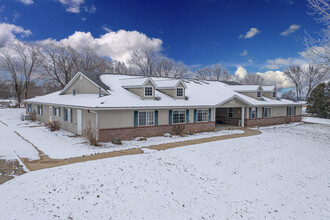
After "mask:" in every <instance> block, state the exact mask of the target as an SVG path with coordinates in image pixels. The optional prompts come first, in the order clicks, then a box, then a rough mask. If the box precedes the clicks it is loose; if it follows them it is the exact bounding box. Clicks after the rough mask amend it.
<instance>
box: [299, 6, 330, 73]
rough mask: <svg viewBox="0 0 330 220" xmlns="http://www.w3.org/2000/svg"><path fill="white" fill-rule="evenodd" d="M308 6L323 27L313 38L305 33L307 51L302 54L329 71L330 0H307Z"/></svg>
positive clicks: (311, 13)
mask: <svg viewBox="0 0 330 220" xmlns="http://www.w3.org/2000/svg"><path fill="white" fill-rule="evenodd" d="M307 1H308V4H307V6H308V7H309V8H310V10H311V12H310V13H309V14H310V15H312V16H314V18H315V20H316V21H317V22H318V23H321V24H323V25H324V26H325V28H324V29H323V30H321V31H319V32H318V33H317V34H318V37H317V38H314V37H312V36H311V35H310V34H308V33H306V35H307V36H306V37H305V44H306V46H307V52H305V53H303V55H304V56H305V57H306V58H308V59H309V60H310V61H311V62H313V63H314V64H317V65H319V66H321V67H322V68H325V69H326V70H325V71H327V72H329V71H330V0H307Z"/></svg>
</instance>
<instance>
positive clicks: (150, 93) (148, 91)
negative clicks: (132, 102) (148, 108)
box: [144, 86, 152, 97]
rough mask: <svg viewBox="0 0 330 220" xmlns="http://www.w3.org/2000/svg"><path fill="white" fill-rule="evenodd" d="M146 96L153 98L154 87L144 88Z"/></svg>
mask: <svg viewBox="0 0 330 220" xmlns="http://www.w3.org/2000/svg"><path fill="white" fill-rule="evenodd" d="M144 96H145V97H151V96H152V86H146V87H144Z"/></svg>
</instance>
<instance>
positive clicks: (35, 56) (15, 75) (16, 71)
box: [0, 42, 40, 106]
mask: <svg viewBox="0 0 330 220" xmlns="http://www.w3.org/2000/svg"><path fill="white" fill-rule="evenodd" d="M39 56H40V53H39V47H38V46H36V45H32V44H27V43H20V42H18V43H16V45H15V47H14V48H13V49H12V50H2V51H1V52H0V57H1V64H0V69H1V70H3V71H5V72H8V73H9V74H10V79H11V83H12V85H13V86H14V90H15V94H16V97H17V100H18V105H19V106H20V104H21V100H22V98H23V97H22V96H23V93H24V98H25V99H27V98H28V96H29V89H30V85H31V83H32V82H34V81H35V80H36V79H37V78H38V77H37V69H38V68H39V62H38V60H39Z"/></svg>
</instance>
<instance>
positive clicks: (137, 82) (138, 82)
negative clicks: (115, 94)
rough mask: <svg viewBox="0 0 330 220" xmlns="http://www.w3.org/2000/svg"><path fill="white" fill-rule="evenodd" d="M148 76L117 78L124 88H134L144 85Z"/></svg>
mask: <svg viewBox="0 0 330 220" xmlns="http://www.w3.org/2000/svg"><path fill="white" fill-rule="evenodd" d="M149 80H150V78H148V77H134V78H131V77H129V78H122V79H119V81H120V84H121V85H122V86H123V87H125V88H136V87H142V86H144V85H145V84H146V83H147V82H148V81H149Z"/></svg>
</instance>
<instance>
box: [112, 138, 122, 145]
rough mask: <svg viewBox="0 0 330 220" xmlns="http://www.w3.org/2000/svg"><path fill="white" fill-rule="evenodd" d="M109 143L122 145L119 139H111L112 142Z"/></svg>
mask: <svg viewBox="0 0 330 220" xmlns="http://www.w3.org/2000/svg"><path fill="white" fill-rule="evenodd" d="M111 143H113V144H122V143H121V140H120V138H119V137H113V138H112V140H111Z"/></svg>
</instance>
